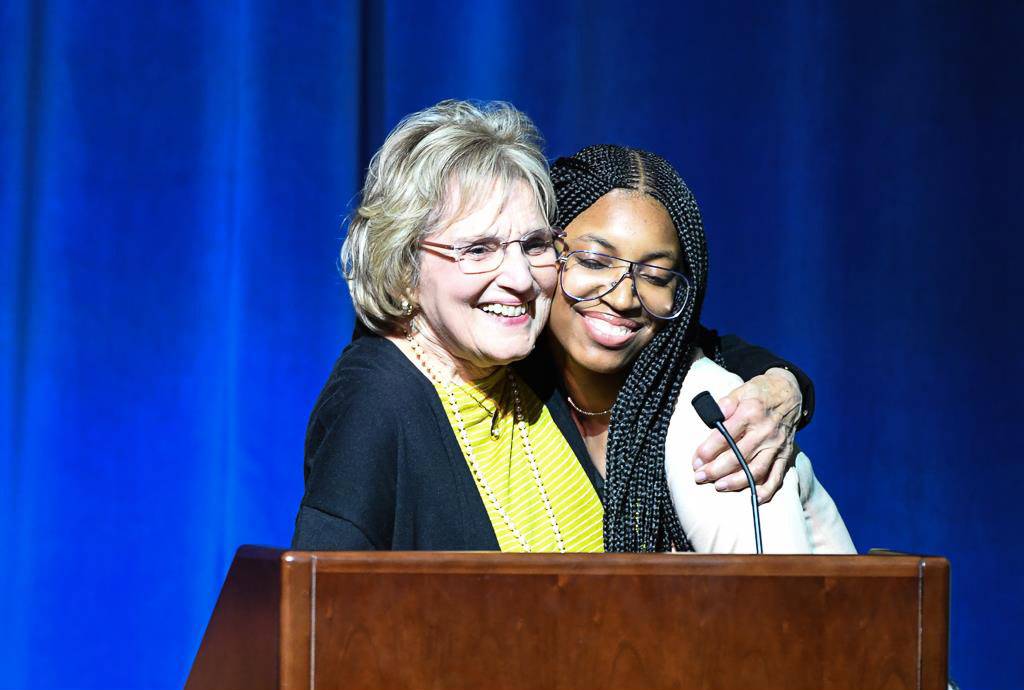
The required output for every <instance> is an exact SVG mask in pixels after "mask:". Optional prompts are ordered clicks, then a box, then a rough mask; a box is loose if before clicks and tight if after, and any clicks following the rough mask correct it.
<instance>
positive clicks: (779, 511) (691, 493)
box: [665, 357, 856, 554]
mask: <svg viewBox="0 0 1024 690" xmlns="http://www.w3.org/2000/svg"><path fill="white" fill-rule="evenodd" d="M742 383H743V382H742V381H741V380H740V379H739V377H737V376H735V375H734V374H731V373H729V372H728V371H726V370H725V369H723V368H721V367H720V366H718V365H717V364H715V363H714V362H712V361H711V360H710V359H708V358H706V357H701V358H700V359H698V360H697V361H695V362H694V363H693V365H692V366H691V367H690V371H689V373H688V374H687V375H686V379H685V380H684V381H683V386H682V390H680V392H679V400H678V403H677V404H676V409H675V412H674V413H673V415H672V420H671V422H670V423H669V429H668V436H667V437H666V439H665V472H666V474H667V475H668V486H669V490H670V491H671V493H672V503H673V505H674V506H675V509H676V514H677V515H678V516H679V521H680V522H681V523H682V525H683V530H684V531H685V532H686V536H687V537H688V538H689V540H690V543H691V544H692V545H693V548H694V549H695V550H696V551H698V552H700V553H754V551H755V549H754V526H753V521H752V517H751V513H750V489H744V490H743V491H730V492H720V491H718V490H716V489H715V487H714V486H713V485H712V484H710V483H709V484H697V483H696V482H695V481H694V478H693V475H694V470H693V457H694V454H695V453H696V451H697V447H698V446H699V445H700V444H701V443H702V442H703V441H704V439H706V438H707V436H708V433H709V432H708V428H707V426H705V424H704V422H702V421H701V420H700V417H698V416H697V413H696V412H695V411H694V409H693V406H692V405H691V404H690V401H691V400H693V398H694V396H696V395H697V394H698V393H700V392H701V391H709V392H710V393H711V395H712V396H713V397H714V398H715V399H716V400H718V399H720V398H722V397H725V396H726V395H728V394H729V393H730V392H731V391H732V390H734V389H735V388H736V387H737V386H739V385H741V384H742ZM760 513H761V539H762V542H763V544H764V551H765V553H805V554H806V553H815V554H852V553H856V549H855V548H854V546H853V541H852V540H851V539H850V534H849V532H847V530H846V525H845V524H844V523H843V518H842V517H840V515H839V510H838V509H837V508H836V504H835V502H834V501H833V500H832V497H831V496H829V495H828V492H826V491H825V487H823V486H822V485H821V483H819V482H818V480H817V478H816V477H815V476H814V470H813V469H812V467H811V461H810V459H809V458H808V457H807V456H806V455H805V454H804V453H803V452H800V453H798V454H797V456H796V463H795V467H793V466H791V467H789V468H788V469H787V470H786V474H785V476H784V478H783V482H782V487H781V488H780V489H779V491H778V493H776V494H775V496H774V497H773V498H772V500H771V501H769V502H768V503H766V504H764V505H762V506H761V507H760Z"/></svg>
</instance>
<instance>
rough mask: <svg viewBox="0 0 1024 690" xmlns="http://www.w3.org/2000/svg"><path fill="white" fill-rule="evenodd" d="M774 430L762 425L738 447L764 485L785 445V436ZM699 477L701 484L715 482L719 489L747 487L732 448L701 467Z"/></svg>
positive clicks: (753, 429) (754, 476)
mask: <svg viewBox="0 0 1024 690" xmlns="http://www.w3.org/2000/svg"><path fill="white" fill-rule="evenodd" d="M773 432H774V428H773V427H770V426H767V425H759V426H758V427H753V428H751V429H750V430H749V431H748V432H747V433H746V434H745V435H744V436H743V437H742V438H740V439H738V440H737V441H736V446H737V447H738V448H739V449H740V453H742V454H743V457H744V459H745V460H746V461H747V465H748V466H749V467H750V474H751V475H752V476H753V478H754V483H755V484H762V483H764V482H765V481H766V480H768V479H769V477H770V475H771V470H772V466H773V462H774V461H775V458H776V456H777V454H778V451H779V448H780V446H781V445H782V444H781V442H782V438H781V437H777V436H775V434H774V433H773ZM702 472H703V475H702V474H701V473H702ZM695 479H696V480H697V483H698V484H704V483H707V482H714V484H715V488H716V489H718V490H719V491H742V490H743V489H745V488H746V487H747V475H746V474H745V473H744V472H743V468H741V467H740V463H739V460H737V459H736V456H735V454H733V452H732V450H731V449H730V450H726V451H724V452H723V453H721V454H720V455H719V456H718V457H717V458H715V459H714V460H713V461H712V462H710V463H708V464H707V465H704V466H703V467H701V468H700V469H699V470H697V472H696V473H695ZM772 494H773V495H774V491H772Z"/></svg>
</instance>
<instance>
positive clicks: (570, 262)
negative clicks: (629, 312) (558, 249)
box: [558, 249, 690, 319]
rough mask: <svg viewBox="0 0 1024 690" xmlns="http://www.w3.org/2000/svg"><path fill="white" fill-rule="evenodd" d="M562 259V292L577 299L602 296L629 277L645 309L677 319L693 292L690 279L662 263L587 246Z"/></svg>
mask: <svg viewBox="0 0 1024 690" xmlns="http://www.w3.org/2000/svg"><path fill="white" fill-rule="evenodd" d="M559 262H560V263H561V264H562V270H561V273H560V274H559V278H558V281H559V285H560V286H561V288H562V292H564V293H565V296H566V297H568V298H569V299H571V300H575V301H577V302H586V301H588V300H596V299H600V298H601V297H604V296H605V295H607V294H608V293H610V292H611V291H612V290H614V289H615V288H617V287H618V286H619V283H621V282H622V281H623V280H624V279H626V278H630V279H631V280H632V282H633V294H635V295H636V296H637V298H638V299H639V300H640V305H641V306H642V307H643V308H644V311H646V312H647V313H648V314H650V315H651V316H653V317H654V318H656V319H674V318H676V317H677V316H679V315H680V314H682V313H683V308H684V307H685V306H686V300H687V299H689V296H690V279H689V278H687V277H686V276H685V275H684V274H682V273H680V272H678V271H672V270H670V269H667V268H662V267H660V266H652V265H651V264H642V263H638V262H636V261H629V260H628V259H622V258H619V257H617V256H611V255H609V254H602V253H600V252H592V251H588V250H585V249H577V250H575V251H572V252H569V253H568V254H566V255H564V256H562V257H561V258H560V259H559Z"/></svg>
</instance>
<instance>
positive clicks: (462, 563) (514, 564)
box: [236, 545, 949, 577]
mask: <svg viewBox="0 0 1024 690" xmlns="http://www.w3.org/2000/svg"><path fill="white" fill-rule="evenodd" d="M236 558H242V559H245V560H261V561H263V560H271V561H278V562H279V563H280V564H281V565H282V566H304V565H306V564H312V563H315V565H316V569H317V571H320V572H324V571H332V572H350V571H360V572H382V573H383V572H408V573H414V572H415V573H430V572H438V573H440V572H445V573H453V572H462V573H467V574H468V573H480V574H510V575H511V574H530V573H534V574H562V575H570V574H581V575H582V574H589V575H601V574H609V575H612V574H615V575H629V574H643V575H688V574H694V575H696V574H703V575H708V574H711V573H712V572H714V573H715V574H719V575H742V576H747V577H756V576H760V575H763V576H772V577H776V576H782V575H790V576H802V577H831V576H848V577H893V576H905V577H918V576H919V575H920V571H921V569H922V568H925V567H927V568H928V569H929V570H932V569H935V570H939V571H945V570H948V569H949V561H948V560H947V559H945V558H943V557H936V556H920V555H912V554H906V555H895V554H891V555H885V556H879V555H856V556H810V555H764V556H757V555H749V554H695V553H657V554H623V553H614V554H612V553H609V554H589V553H588V554H555V553H543V554H521V553H500V552H494V551H482V552H473V551H292V550H286V549H278V548H271V547H262V546H248V545H246V546H242V547H239V549H238V552H237V554H236Z"/></svg>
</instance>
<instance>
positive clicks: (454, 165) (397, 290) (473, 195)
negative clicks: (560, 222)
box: [341, 100, 555, 335]
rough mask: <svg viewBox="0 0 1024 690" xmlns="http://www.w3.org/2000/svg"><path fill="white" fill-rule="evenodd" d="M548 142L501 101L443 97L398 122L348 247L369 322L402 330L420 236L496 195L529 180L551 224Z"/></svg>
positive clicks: (354, 285) (348, 267)
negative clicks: (544, 143) (545, 150)
mask: <svg viewBox="0 0 1024 690" xmlns="http://www.w3.org/2000/svg"><path fill="white" fill-rule="evenodd" d="M541 145H542V140H541V137H540V133H539V132H538V131H537V128H536V127H535V126H534V124H533V122H531V121H530V118H528V117H527V116H526V115H525V114H523V113H521V112H519V111H518V110H516V109H515V108H514V107H512V106H511V105H509V104H508V103H502V102H497V101H496V102H491V103H479V104H476V103H469V102H467V101H453V100H448V101H442V102H440V103H438V104H437V105H435V106H433V107H431V108H427V109H426V110H421V111H420V112H418V113H413V114H412V115H409V116H408V117H406V118H405V119H404V120H402V121H401V122H399V123H398V126H396V127H395V128H394V130H392V132H391V134H389V135H388V138H387V139H386V140H385V141H384V145H383V146H381V147H380V150H379V151H377V153H376V154H374V156H373V159H372V160H371V161H370V166H369V169H368V170H367V171H366V182H365V184H364V185H363V193H362V198H361V200H360V204H359V208H357V209H356V210H355V212H354V213H353V214H352V217H351V218H350V220H349V224H348V236H347V237H346V238H345V242H344V244H343V245H342V247H341V270H342V274H343V275H344V277H345V280H346V282H347V283H348V289H349V293H351V295H352V304H353V306H354V307H355V310H356V314H357V315H358V316H359V318H360V319H361V320H362V321H363V323H364V324H366V326H367V327H369V328H370V329H371V330H372V331H374V332H375V333H378V334H380V335H387V334H391V333H394V332H396V330H397V329H398V327H399V325H400V324H402V322H404V321H406V320H407V319H408V318H409V314H408V311H409V309H408V308H409V305H410V303H411V302H412V301H413V300H412V297H411V295H412V293H413V291H414V290H415V288H416V285H417V284H418V281H419V254H420V242H421V241H422V240H423V239H424V238H426V237H428V236H429V235H431V234H433V233H434V232H437V231H438V230H441V229H443V227H444V226H445V225H447V223H448V222H450V221H454V220H455V219H457V218H459V217H460V216H462V215H463V214H464V213H466V212H469V211H471V210H472V209H473V208H474V207H476V206H477V205H478V204H480V203H481V202H483V201H485V200H486V199H488V198H489V197H490V196H491V195H492V194H494V193H502V194H505V193H507V190H508V189H509V188H510V187H511V185H512V184H513V183H515V182H518V181H524V182H526V183H527V184H528V185H529V186H530V188H531V189H532V190H533V194H534V198H535V199H536V200H537V203H538V206H539V207H540V209H541V211H542V212H543V213H544V215H545V217H546V218H547V219H548V222H551V219H553V218H554V217H555V193H554V189H553V188H552V186H551V179H550V177H549V176H548V164H547V161H546V160H545V159H544V154H543V153H542V152H541ZM412 306H413V307H414V306H415V305H412Z"/></svg>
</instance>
